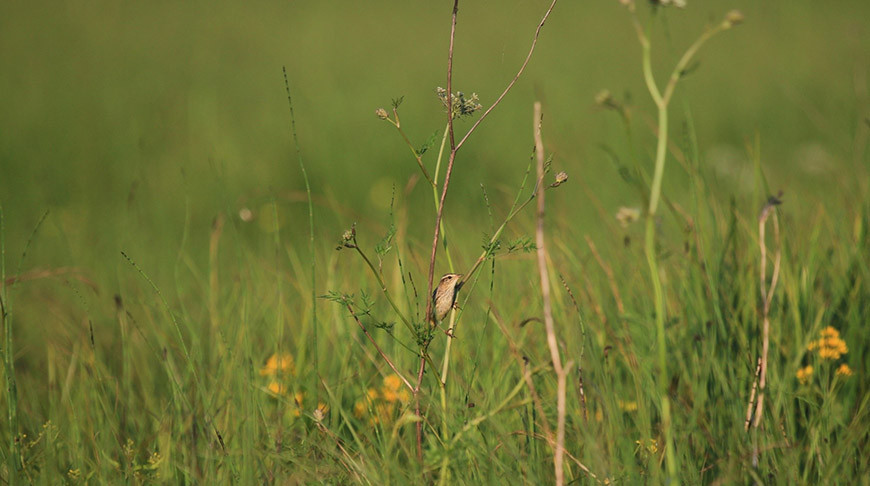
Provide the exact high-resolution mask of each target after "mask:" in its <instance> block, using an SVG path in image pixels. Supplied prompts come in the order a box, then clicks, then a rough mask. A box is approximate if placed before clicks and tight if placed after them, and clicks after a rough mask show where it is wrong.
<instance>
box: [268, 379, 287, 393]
mask: <svg viewBox="0 0 870 486" xmlns="http://www.w3.org/2000/svg"><path fill="white" fill-rule="evenodd" d="M269 391H270V392H272V393H274V394H275V395H283V394H284V392H285V391H287V389H286V388H284V385H282V384H280V383H278V382H277V381H273V382H271V383H269Z"/></svg>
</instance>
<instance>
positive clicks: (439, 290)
mask: <svg viewBox="0 0 870 486" xmlns="http://www.w3.org/2000/svg"><path fill="white" fill-rule="evenodd" d="M462 283H463V282H462V274H459V273H447V274H444V276H443V277H441V280H440V281H439V282H438V286H437V287H435V290H434V291H432V317H433V320H434V321H435V322H436V323H437V322H440V321H443V320H444V318H445V317H447V313H449V312H450V309H452V308H453V307H454V305H455V304H456V292H458V291H459V289H460V288H461V287H462Z"/></svg>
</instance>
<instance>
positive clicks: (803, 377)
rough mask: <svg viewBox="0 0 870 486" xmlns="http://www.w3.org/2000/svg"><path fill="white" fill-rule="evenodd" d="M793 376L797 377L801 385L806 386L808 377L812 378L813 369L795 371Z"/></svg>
mask: <svg viewBox="0 0 870 486" xmlns="http://www.w3.org/2000/svg"><path fill="white" fill-rule="evenodd" d="M795 376H797V379H798V381H799V382H801V385H806V384H807V383H808V382H809V381H810V377H812V376H813V367H812V366H807V367H806V368H800V369H799V370H797V373H796V374H795Z"/></svg>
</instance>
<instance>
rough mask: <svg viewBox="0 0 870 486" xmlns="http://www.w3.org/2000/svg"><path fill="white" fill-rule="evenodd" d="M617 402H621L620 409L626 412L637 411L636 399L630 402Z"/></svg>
mask: <svg viewBox="0 0 870 486" xmlns="http://www.w3.org/2000/svg"><path fill="white" fill-rule="evenodd" d="M617 403H618V404H619V409H620V410H622V411H624V412H636V411H637V402H636V401H634V400H632V401H629V402H625V401H622V400H617Z"/></svg>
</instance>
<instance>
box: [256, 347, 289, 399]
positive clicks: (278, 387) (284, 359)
mask: <svg viewBox="0 0 870 486" xmlns="http://www.w3.org/2000/svg"><path fill="white" fill-rule="evenodd" d="M295 374H296V363H295V362H294V361H293V355H291V354H287V353H285V354H283V355H281V356H279V355H278V354H273V355H272V356H271V357H270V358H269V359H268V360H266V364H264V365H263V367H262V368H260V376H268V377H269V378H270V381H269V385H268V386H267V387H266V389H267V390H269V391H270V392H272V393H273V394H275V395H284V394H285V393H287V387H286V386H284V383H283V382H284V381H285V378H286V376H287V375H295Z"/></svg>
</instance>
